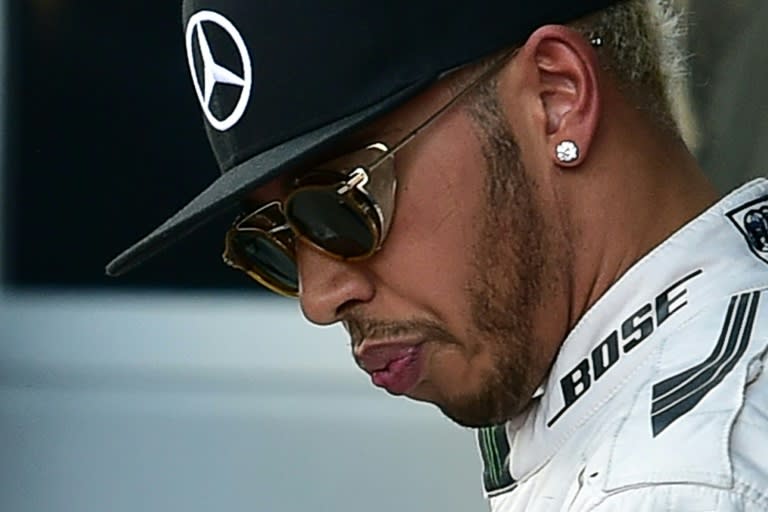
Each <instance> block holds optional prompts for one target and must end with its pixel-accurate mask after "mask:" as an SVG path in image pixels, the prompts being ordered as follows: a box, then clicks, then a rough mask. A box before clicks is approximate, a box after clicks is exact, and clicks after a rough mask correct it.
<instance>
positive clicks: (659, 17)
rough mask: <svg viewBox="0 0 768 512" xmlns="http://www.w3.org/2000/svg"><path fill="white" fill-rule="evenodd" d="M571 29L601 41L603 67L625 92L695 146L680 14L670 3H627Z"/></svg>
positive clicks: (629, 0)
mask: <svg viewBox="0 0 768 512" xmlns="http://www.w3.org/2000/svg"><path fill="white" fill-rule="evenodd" d="M571 26H572V27H574V28H575V29H577V30H578V31H580V32H581V33H583V34H584V35H585V37H588V38H595V37H599V38H600V39H601V42H602V46H601V47H600V50H599V53H600V55H601V59H602V65H603V66H604V68H605V69H606V70H607V71H609V72H610V73H612V74H613V76H614V77H615V78H616V79H617V81H618V83H619V84H620V86H621V88H622V91H623V92H624V93H625V94H627V95H628V96H629V97H630V98H631V99H632V100H634V101H635V103H636V104H637V105H638V106H639V107H640V108H644V109H646V110H648V111H649V112H650V113H651V114H652V115H653V116H654V117H655V118H656V119H657V120H658V121H660V122H661V124H663V125H665V126H667V127H669V128H671V129H673V130H674V131H676V132H677V133H680V134H681V135H682V136H683V138H684V139H686V141H687V142H688V143H689V145H694V138H695V123H694V121H693V114H692V109H691V103H690V99H689V92H688V87H687V85H688V84H687V55H686V53H685V50H684V48H685V46H684V38H685V36H686V24H685V23H684V19H683V15H682V13H681V11H680V10H678V9H677V8H676V7H675V6H673V5H672V4H671V2H670V1H668V0H667V1H665V0H627V1H625V2H621V3H618V4H616V5H614V6H611V7H608V8H606V9H604V10H601V11H599V12H597V13H596V14H593V15H591V16H588V17H586V18H583V19H581V20H577V21H576V22H574V23H572V24H571Z"/></svg>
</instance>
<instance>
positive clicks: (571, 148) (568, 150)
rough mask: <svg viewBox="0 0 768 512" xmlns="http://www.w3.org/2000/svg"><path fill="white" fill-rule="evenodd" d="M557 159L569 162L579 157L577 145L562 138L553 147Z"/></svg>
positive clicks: (561, 161) (565, 162)
mask: <svg viewBox="0 0 768 512" xmlns="http://www.w3.org/2000/svg"><path fill="white" fill-rule="evenodd" d="M555 152H556V156H557V159H558V160H559V161H560V163H564V164H570V163H573V162H575V161H576V160H578V159H579V154H580V151H579V146H577V145H576V143H575V142H573V141H572V140H564V141H563V142H561V143H560V144H558V145H557V148H555Z"/></svg>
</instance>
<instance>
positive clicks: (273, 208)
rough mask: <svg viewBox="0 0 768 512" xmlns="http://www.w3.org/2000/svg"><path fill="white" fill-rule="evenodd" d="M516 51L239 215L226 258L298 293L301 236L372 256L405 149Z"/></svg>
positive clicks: (342, 252)
mask: <svg viewBox="0 0 768 512" xmlns="http://www.w3.org/2000/svg"><path fill="white" fill-rule="evenodd" d="M511 54H512V52H509V53H506V54H504V55H502V56H501V57H499V58H498V59H497V60H495V61H493V62H492V63H491V65H490V66H489V67H488V68H487V69H486V70H485V71H483V73H481V74H480V75H479V76H478V77H476V78H475V79H473V80H472V81H470V82H469V83H468V84H467V85H466V86H464V88H463V89H462V90H460V91H459V92H458V93H457V94H455V95H454V96H453V98H451V100H449V101H448V102H447V103H446V104H445V105H443V106H442V107H440V109H438V110H437V111H436V112H434V113H433V114H432V115H431V116H429V117H428V118H427V119H426V120H425V121H423V122H422V123H421V124H419V125H418V126H417V127H416V128H415V129H413V130H412V131H411V132H409V133H408V134H407V135H405V136H404V137H403V138H402V139H401V140H400V141H398V142H397V143H395V144H394V145H393V146H392V147H391V148H390V147H388V146H387V145H386V144H384V143H382V142H376V143H374V144H370V145H368V146H367V147H365V148H364V149H362V150H359V151H355V152H353V153H352V154H349V155H346V156H345V157H343V158H341V159H338V160H335V161H333V162H329V163H328V164H326V165H323V166H322V167H321V168H320V169H319V170H314V171H310V172H308V173H306V174H305V175H303V176H302V177H301V178H299V179H297V180H296V181H295V182H294V183H293V186H292V188H291V192H289V194H288V195H287V197H286V198H285V199H284V200H283V201H282V202H281V201H273V202H271V203H268V204H266V205H263V206H261V207H259V208H258V209H257V210H255V211H252V212H250V213H246V214H241V215H240V216H238V217H237V218H236V219H235V221H234V223H233V224H232V227H231V228H230V229H229V230H228V231H227V234H226V237H225V245H224V255H223V259H224V262H225V263H226V264H227V265H229V266H231V267H233V268H236V269H238V270H242V271H243V272H245V273H246V274H247V275H248V276H250V277H251V278H253V279H255V280H256V281H258V282H259V283H261V284H262V285H264V286H265V287H267V288H268V289H270V290H272V291H273V292H276V293H279V294H281V295H285V296H289V297H297V296H298V295H299V272H298V268H297V264H296V242H297V240H298V239H301V240H302V241H304V242H306V243H308V244H310V245H311V246H313V247H314V248H315V249H317V250H319V251H321V252H322V253H324V254H327V255H329V256H332V257H334V258H337V259H341V260H352V261H355V260H364V259H366V258H369V257H371V256H372V255H373V254H375V253H376V252H377V251H378V250H379V249H381V246H382V244H383V243H384V240H385V239H386V236H387V233H388V231H389V226H390V223H391V221H392V216H393V213H394V208H395V191H396V188H397V178H396V173H395V155H396V154H397V152H398V151H400V150H401V149H402V148H404V147H405V146H406V145H407V144H408V143H409V142H411V141H412V140H413V139H414V138H415V137H416V136H417V135H418V134H419V133H420V132H421V131H422V130H424V129H425V128H427V127H428V126H429V125H430V124H431V123H432V122H433V121H434V120H435V119H437V118H438V117H439V116H440V115H441V114H443V113H444V112H445V111H447V110H448V109H449V108H450V107H451V106H453V105H454V104H456V103H457V102H458V101H459V100H460V99H461V98H462V97H464V96H466V94H467V93H468V92H469V91H471V90H472V89H474V88H475V87H476V86H478V85H479V84H480V83H482V82H483V81H485V80H486V79H488V78H489V77H491V75H493V74H494V73H495V72H496V71H498V70H499V69H500V68H501V67H502V66H503V64H504V63H506V62H507V58H508V57H509V56H511Z"/></svg>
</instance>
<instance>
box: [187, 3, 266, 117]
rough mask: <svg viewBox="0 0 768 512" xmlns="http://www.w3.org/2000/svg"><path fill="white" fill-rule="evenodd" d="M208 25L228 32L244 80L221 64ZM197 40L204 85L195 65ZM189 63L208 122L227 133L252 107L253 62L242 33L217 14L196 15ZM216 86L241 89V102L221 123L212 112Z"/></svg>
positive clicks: (189, 32) (190, 31)
mask: <svg viewBox="0 0 768 512" xmlns="http://www.w3.org/2000/svg"><path fill="white" fill-rule="evenodd" d="M204 23H213V24H216V25H218V26H219V27H221V28H222V29H224V31H225V32H226V33H227V34H229V37H231V38H232V41H233V42H234V43H235V46H236V47H237V51H238V53H239V54H240V61H241V63H242V67H243V76H239V75H238V74H237V73H235V72H233V71H231V70H229V69H227V68H225V67H223V66H221V65H219V64H217V62H216V58H215V57H214V54H213V51H212V50H211V45H210V44H209V43H208V38H207V36H206V34H205V28H204V26H203V24H204ZM195 38H196V39H197V43H198V48H199V51H200V57H201V59H200V60H201V62H202V66H203V73H202V78H203V83H202V84H200V78H199V74H198V70H197V66H196V64H195V55H194V44H193V42H194V40H195ZM186 40H187V60H188V61H189V69H190V71H191V73H192V80H193V81H194V83H195V90H196V91H197V97H198V99H199V100H200V105H201V106H202V107H203V112H204V113H205V117H206V118H207V119H208V122H209V123H210V124H211V126H213V127H214V128H215V129H217V130H219V131H222V132H224V131H227V130H229V129H230V128H232V127H233V126H235V125H236V124H237V123H238V121H240V119H241V118H242V117H243V114H245V109H246V108H247V107H248V100H249V99H250V97H251V86H252V85H253V75H252V74H251V58H250V56H249V54H248V48H246V46H245V41H244V40H243V37H242V36H241V35H240V32H238V30H237V29H236V28H235V26H234V25H233V24H232V22H231V21H229V20H228V19H227V18H225V17H224V16H222V15H221V14H218V13H216V12H213V11H200V12H198V13H196V14H194V15H193V16H192V17H191V18H190V19H189V22H188V23H187V37H186ZM216 84H226V85H232V86H235V87H238V88H239V89H240V98H239V100H238V102H237V104H236V106H235V109H234V110H233V111H232V113H231V114H229V116H227V117H226V118H224V119H220V118H218V117H217V116H216V114H214V113H213V111H212V108H211V98H212V97H213V90H214V88H215V87H216Z"/></svg>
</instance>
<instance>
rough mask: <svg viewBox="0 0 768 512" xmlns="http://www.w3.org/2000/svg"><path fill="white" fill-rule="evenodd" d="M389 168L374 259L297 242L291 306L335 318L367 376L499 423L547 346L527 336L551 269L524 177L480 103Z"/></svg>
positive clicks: (439, 91)
mask: <svg viewBox="0 0 768 512" xmlns="http://www.w3.org/2000/svg"><path fill="white" fill-rule="evenodd" d="M489 94H490V95H491V96H492V93H489ZM489 94H486V95H485V96H486V102H487V98H488V96H489ZM451 95H452V92H451V91H450V89H449V87H447V86H445V85H442V86H437V87H436V88H434V89H433V90H432V91H430V92H428V93H426V94H425V95H423V96H422V97H420V98H419V99H418V100H417V101H414V102H411V103H409V104H408V105H406V106H405V107H403V108H402V109H400V110H398V111H396V112H395V113H394V114H392V115H390V116H388V117H387V118H386V119H384V120H382V122H380V123H377V124H376V125H375V126H374V127H371V129H370V130H367V132H368V133H370V134H371V135H370V138H369V139H367V140H365V142H364V143H366V144H367V143H370V142H374V141H376V140H382V141H383V142H385V143H386V142H389V143H390V144H391V143H392V142H393V141H395V140H398V139H399V138H401V137H402V136H403V135H404V134H406V133H407V132H408V131H409V130H410V129H412V128H413V127H414V126H416V125H417V124H418V123H419V122H421V121H422V120H423V119H425V118H426V117H427V116H428V115H429V114H430V113H431V112H433V111H435V110H437V108H439V107H440V106H441V105H442V104H444V103H445V102H447V101H448V100H449V99H450V97H451ZM470 103H471V101H470ZM395 167H396V173H397V180H398V190H397V202H396V207H395V214H394V218H393V220H392V225H391V229H390V232H389V235H388V237H387V239H386V241H385V243H384V245H383V247H382V249H381V250H380V251H379V252H377V253H376V254H375V255H374V256H373V257H371V258H369V259H367V260H364V261H358V262H348V261H347V262H345V261H338V260H335V259H333V258H331V257H329V256H327V255H324V254H321V253H320V252H318V251H316V250H315V249H313V248H311V247H309V246H308V245H305V244H300V246H299V248H298V264H299V273H300V283H301V285H300V286H301V296H300V299H301V306H302V309H303V311H304V313H305V315H306V316H307V318H308V319H309V320H310V321H312V322H315V323H318V324H330V323H334V322H338V321H341V322H343V323H344V325H345V327H346V328H347V330H348V331H349V333H350V336H351V338H352V348H353V354H354V357H355V360H356V362H357V363H358V365H360V366H361V368H363V369H364V370H366V371H367V372H368V373H370V374H371V377H372V381H373V383H374V384H376V385H378V386H381V387H383V388H385V389H387V390H388V391H389V392H390V393H392V394H396V395H406V396H408V397H410V398H413V399H416V400H422V401H427V402H431V403H434V404H435V405H437V406H438V407H439V408H440V409H441V410H442V411H443V412H444V413H445V414H446V415H447V416H449V417H450V418H452V419H453V420H455V421H456V422H458V423H460V424H462V425H465V426H473V427H476V426H483V425H490V424H497V423H501V422H503V421H505V420H506V419H508V418H510V417H511V416H513V415H514V414H516V413H518V412H520V410H522V409H523V408H524V407H525V405H526V404H527V403H528V402H529V401H530V399H531V396H532V394H533V392H534V391H535V389H536V387H537V386H538V385H539V384H540V381H541V379H542V377H543V374H544V372H545V371H546V366H548V361H549V360H550V357H551V354H548V353H546V352H547V351H546V350H542V349H541V346H540V343H538V342H537V330H536V324H537V322H539V320H540V317H541V310H542V302H543V300H542V295H543V293H544V289H543V287H542V283H543V282H545V280H549V283H550V286H551V284H552V282H553V280H554V272H552V271H551V270H552V269H551V268H550V266H548V265H547V261H548V260H547V256H548V254H547V251H548V250H549V245H550V244H549V240H550V238H549V236H548V232H547V230H546V229H545V225H544V220H543V217H542V213H541V209H540V207H539V206H538V204H537V199H536V196H535V190H534V189H535V187H534V185H533V182H532V181H531V179H530V177H529V176H528V175H527V173H526V170H525V168H524V166H523V165H522V162H521V158H520V154H519V150H518V148H517V146H516V145H515V143H514V141H513V138H512V136H511V133H510V130H509V129H508V128H507V123H506V122H505V121H504V120H503V119H502V118H501V117H500V116H497V115H494V114H493V113H492V112H489V110H488V105H485V106H483V105H478V104H475V106H474V107H471V106H469V104H468V103H464V104H463V106H461V107H454V108H452V109H450V110H449V111H448V112H446V113H445V114H444V115H442V116H441V117H440V118H439V119H438V120H437V121H436V122H435V123H434V124H432V125H431V126H430V127H429V128H428V129H427V130H426V131H424V132H422V133H421V134H420V135H419V136H418V137H417V138H416V139H415V140H414V141H413V142H411V143H410V144H409V145H408V146H407V147H406V148H404V149H403V150H402V151H401V152H399V153H398V154H397V156H396V158H395ZM262 193H263V192H262ZM260 195H261V194H260ZM273 198H274V197H264V199H273Z"/></svg>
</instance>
